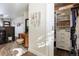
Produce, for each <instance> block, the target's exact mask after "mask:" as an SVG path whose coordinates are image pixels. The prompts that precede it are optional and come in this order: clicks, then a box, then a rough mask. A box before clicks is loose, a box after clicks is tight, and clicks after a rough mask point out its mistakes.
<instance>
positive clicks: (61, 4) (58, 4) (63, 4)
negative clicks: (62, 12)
mask: <svg viewBox="0 0 79 59" xmlns="http://www.w3.org/2000/svg"><path fill="white" fill-rule="evenodd" d="M71 4H73V3H55V10H57V9H58V8H60V7H64V6H67V5H71Z"/></svg>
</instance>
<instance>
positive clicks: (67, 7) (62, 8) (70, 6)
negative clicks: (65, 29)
mask: <svg viewBox="0 0 79 59" xmlns="http://www.w3.org/2000/svg"><path fill="white" fill-rule="evenodd" d="M72 7H73V4H71V5H67V6H64V7H60V8H59V9H58V10H59V11H60V10H64V9H70V8H72Z"/></svg>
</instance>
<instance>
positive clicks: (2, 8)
mask: <svg viewBox="0 0 79 59" xmlns="http://www.w3.org/2000/svg"><path fill="white" fill-rule="evenodd" d="M27 6H28V4H26V3H0V15H4V17H10V18H16V17H18V16H21V15H23V14H24V11H27Z"/></svg>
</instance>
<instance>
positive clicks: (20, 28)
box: [11, 10, 28, 37]
mask: <svg viewBox="0 0 79 59" xmlns="http://www.w3.org/2000/svg"><path fill="white" fill-rule="evenodd" d="M22 13H23V15H21V16H19V17H17V18H15V19H13V20H12V21H11V22H12V24H11V25H12V26H15V36H16V37H18V34H19V33H23V32H25V19H26V18H28V17H27V16H28V14H27V10H26V11H22ZM18 23H21V26H17V24H18Z"/></svg>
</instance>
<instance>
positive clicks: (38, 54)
mask: <svg viewBox="0 0 79 59" xmlns="http://www.w3.org/2000/svg"><path fill="white" fill-rule="evenodd" d="M28 51H30V52H32V53H33V54H35V55H37V56H47V55H44V54H42V53H40V52H38V51H36V50H34V49H30V48H29V49H28Z"/></svg>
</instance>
